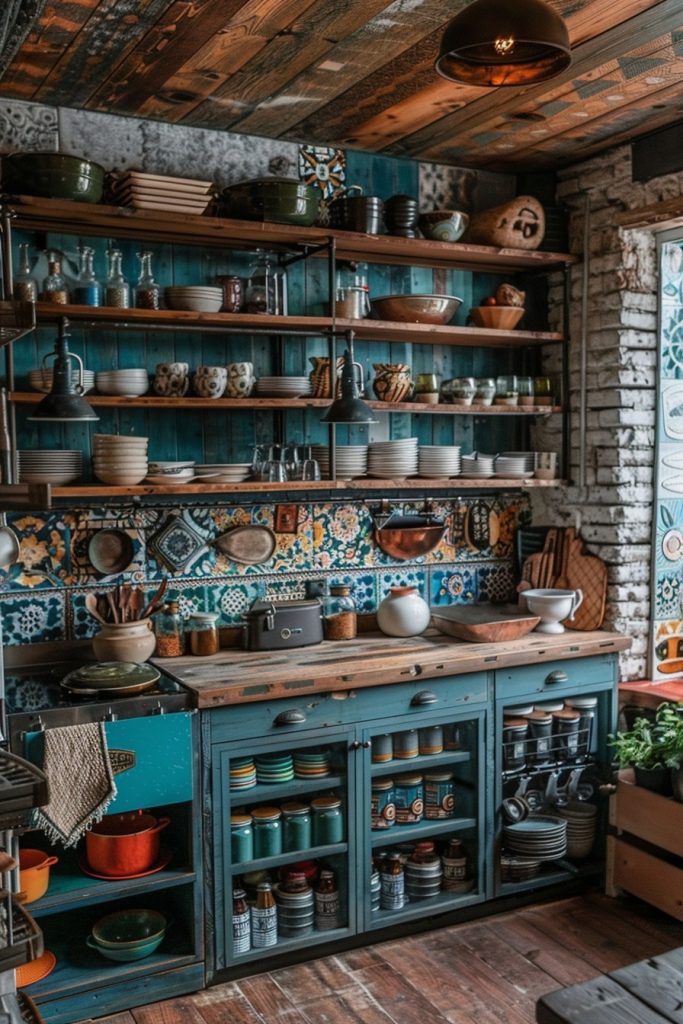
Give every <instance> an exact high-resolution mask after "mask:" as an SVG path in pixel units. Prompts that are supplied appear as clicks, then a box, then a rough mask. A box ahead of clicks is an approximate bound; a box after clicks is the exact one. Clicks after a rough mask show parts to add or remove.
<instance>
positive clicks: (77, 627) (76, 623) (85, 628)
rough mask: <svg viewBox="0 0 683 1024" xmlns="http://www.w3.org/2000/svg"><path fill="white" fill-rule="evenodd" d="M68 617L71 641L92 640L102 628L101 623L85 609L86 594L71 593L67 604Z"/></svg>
mask: <svg viewBox="0 0 683 1024" xmlns="http://www.w3.org/2000/svg"><path fill="white" fill-rule="evenodd" d="M67 617H68V623H69V625H68V630H67V631H68V634H69V639H70V640H90V639H92V637H94V636H95V634H96V633H97V631H98V630H99V628H100V624H99V622H97V621H96V620H95V619H94V618H93V617H92V615H91V614H90V612H89V611H88V609H87V608H86V607H85V592H82V593H74V592H73V591H72V592H71V594H70V595H69V601H68V603H67Z"/></svg>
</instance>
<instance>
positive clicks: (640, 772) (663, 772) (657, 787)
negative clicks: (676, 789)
mask: <svg viewBox="0 0 683 1024" xmlns="http://www.w3.org/2000/svg"><path fill="white" fill-rule="evenodd" d="M633 771H634V774H635V777H636V786H640V787H641V788H642V789H649V790H650V791H651V792H652V793H661V794H662V795H663V796H671V769H670V768H634V769H633Z"/></svg>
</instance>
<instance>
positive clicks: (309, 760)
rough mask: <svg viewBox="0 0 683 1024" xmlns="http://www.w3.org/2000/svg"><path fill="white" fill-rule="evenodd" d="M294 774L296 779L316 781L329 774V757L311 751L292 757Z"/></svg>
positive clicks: (325, 754)
mask: <svg viewBox="0 0 683 1024" xmlns="http://www.w3.org/2000/svg"><path fill="white" fill-rule="evenodd" d="M294 774H295V775H296V777H297V778H298V779H316V778H320V777H322V776H323V775H329V774H330V755H329V754H327V753H322V752H320V753H318V752H312V751H305V752H301V751H300V752H299V753H297V754H295V755H294Z"/></svg>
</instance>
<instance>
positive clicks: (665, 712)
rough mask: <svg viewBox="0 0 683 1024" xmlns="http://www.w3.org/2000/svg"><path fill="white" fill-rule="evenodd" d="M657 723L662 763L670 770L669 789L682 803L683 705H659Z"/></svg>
mask: <svg viewBox="0 0 683 1024" xmlns="http://www.w3.org/2000/svg"><path fill="white" fill-rule="evenodd" d="M657 723H658V725H659V726H660V727H661V729H662V743H663V744H664V763H665V764H666V766H667V767H668V768H669V769H670V770H671V788H672V791H673V795H674V797H675V798H676V800H680V801H681V802H683V703H679V704H672V703H667V704H660V706H659V707H658V708H657Z"/></svg>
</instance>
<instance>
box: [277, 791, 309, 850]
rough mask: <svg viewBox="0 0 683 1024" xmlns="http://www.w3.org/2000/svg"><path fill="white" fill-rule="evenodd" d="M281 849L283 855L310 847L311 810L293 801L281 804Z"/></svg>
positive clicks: (306, 805)
mask: <svg viewBox="0 0 683 1024" xmlns="http://www.w3.org/2000/svg"><path fill="white" fill-rule="evenodd" d="M280 810H281V811H282V847H283V850H284V852H285V853H290V852H294V851H296V850H308V848H309V847H310V846H311V845H312V841H313V838H312V831H311V808H310V807H309V806H308V804H299V803H296V802H294V801H292V802H291V803H286V804H282V807H281V808H280Z"/></svg>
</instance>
